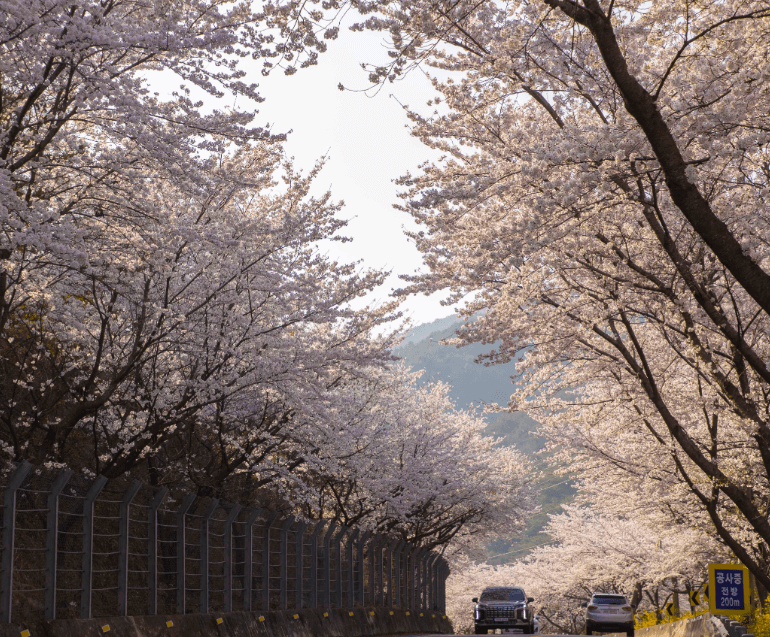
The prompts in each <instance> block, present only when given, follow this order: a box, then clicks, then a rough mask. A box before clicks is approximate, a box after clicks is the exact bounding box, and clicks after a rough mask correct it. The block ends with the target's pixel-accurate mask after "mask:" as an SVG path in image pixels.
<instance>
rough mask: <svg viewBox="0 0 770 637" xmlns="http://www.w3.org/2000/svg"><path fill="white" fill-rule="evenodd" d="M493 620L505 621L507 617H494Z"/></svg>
mask: <svg viewBox="0 0 770 637" xmlns="http://www.w3.org/2000/svg"><path fill="white" fill-rule="evenodd" d="M495 621H496V622H507V621H508V618H507V617H495Z"/></svg>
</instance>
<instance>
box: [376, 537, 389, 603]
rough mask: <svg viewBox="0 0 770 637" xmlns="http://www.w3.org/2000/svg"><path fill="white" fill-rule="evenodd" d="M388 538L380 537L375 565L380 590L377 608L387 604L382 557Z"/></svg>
mask: <svg viewBox="0 0 770 637" xmlns="http://www.w3.org/2000/svg"><path fill="white" fill-rule="evenodd" d="M386 542H387V538H386V537H385V536H383V535H381V536H380V539H379V541H378V542H377V553H376V555H375V564H376V565H377V576H378V577H377V580H378V585H379V590H378V591H377V606H384V604H385V580H384V576H385V562H384V558H383V555H382V549H383V548H385V547H386V546H387V544H386Z"/></svg>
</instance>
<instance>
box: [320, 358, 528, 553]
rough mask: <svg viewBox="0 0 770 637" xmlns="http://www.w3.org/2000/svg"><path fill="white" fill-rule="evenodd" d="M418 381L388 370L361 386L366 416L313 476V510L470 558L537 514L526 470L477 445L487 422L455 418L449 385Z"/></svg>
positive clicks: (483, 443) (511, 455) (472, 416)
mask: <svg viewBox="0 0 770 637" xmlns="http://www.w3.org/2000/svg"><path fill="white" fill-rule="evenodd" d="M417 377H418V374H414V373H409V372H407V371H406V370H403V369H401V368H396V369H395V370H391V371H389V372H388V373H387V374H380V375H379V376H378V382H377V383H376V384H375V383H372V378H374V376H372V377H370V378H369V379H367V381H366V384H362V385H361V390H362V391H363V390H366V391H367V393H368V396H369V397H368V400H367V403H366V405H367V414H370V416H369V418H368V421H367V422H366V427H365V428H362V429H360V430H359V431H360V433H359V435H356V436H348V437H347V439H346V442H347V445H348V446H347V448H345V447H343V448H342V449H341V452H342V458H341V462H340V463H339V465H338V466H339V468H338V470H337V471H336V472H335V473H327V474H326V475H322V476H319V479H318V481H317V482H316V483H315V487H316V489H317V490H318V492H319V501H318V504H317V506H318V508H319V509H320V510H322V511H323V510H328V511H329V512H330V516H334V517H336V518H337V519H339V520H340V521H341V522H342V523H343V524H346V525H352V524H356V525H359V526H365V527H367V528H371V529H372V530H375V531H376V532H379V533H387V534H390V535H400V536H401V537H403V539H404V540H408V541H410V542H413V543H417V544H420V545H424V546H431V547H439V546H446V545H449V546H450V547H451V551H452V552H455V553H456V552H459V551H462V552H463V554H465V555H469V554H478V553H479V551H480V549H481V547H482V546H483V544H484V542H485V541H487V540H489V539H491V538H493V537H496V536H497V535H506V534H508V535H509V534H510V533H515V532H516V531H517V530H520V529H522V528H523V525H524V524H525V522H526V517H527V515H528V514H529V513H530V512H531V511H532V510H533V509H534V507H535V501H534V499H533V493H532V489H531V487H530V482H531V477H532V474H533V469H532V466H531V463H529V462H527V461H526V460H525V458H524V457H523V456H522V455H521V454H520V453H519V452H517V451H516V450H515V449H514V448H513V447H502V446H500V445H499V444H498V443H499V441H497V440H495V439H493V438H490V437H488V436H483V435H482V434H483V431H484V429H485V428H486V426H487V423H486V421H485V420H484V419H483V418H481V417H480V415H478V414H476V413H474V412H472V411H469V410H459V409H456V408H455V407H454V405H453V404H452V401H451V399H450V398H449V389H450V388H449V387H448V386H447V385H445V384H442V383H439V384H436V385H432V384H429V385H424V386H422V387H418V386H417V385H416V379H417ZM359 418H360V416H359ZM350 429H352V428H349V430H350ZM338 446H339V443H338ZM337 453H338V454H339V453H340V451H338V452H337Z"/></svg>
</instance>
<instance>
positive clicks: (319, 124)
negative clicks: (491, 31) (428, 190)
mask: <svg viewBox="0 0 770 637" xmlns="http://www.w3.org/2000/svg"><path fill="white" fill-rule="evenodd" d="M383 59H385V56H384V48H383V46H382V36H380V35H377V34H372V33H351V32H350V31H348V30H347V29H340V36H339V38H338V40H336V41H332V42H330V44H329V50H328V51H327V52H326V53H325V54H323V55H321V56H320V60H319V63H318V65H317V66H315V67H312V68H309V69H301V70H300V71H298V72H297V74H296V75H293V76H290V77H287V76H285V75H283V73H282V72H281V71H277V72H274V74H273V75H271V76H270V77H268V78H263V79H262V80H260V91H261V93H262V95H263V97H264V98H265V102H264V103H262V104H260V106H259V110H260V114H259V115H258V116H257V120H256V122H255V123H257V124H259V125H264V124H265V123H270V124H271V128H272V130H273V132H275V133H279V132H288V131H292V132H291V133H290V134H289V137H288V142H287V145H286V149H287V152H288V154H289V155H290V156H293V157H294V158H295V161H296V166H297V167H303V168H310V167H312V166H313V163H314V162H315V160H317V159H318V158H319V157H322V156H323V155H328V160H327V163H326V167H325V168H324V170H323V171H322V173H321V175H320V177H319V179H318V182H317V185H318V186H319V188H320V189H323V190H325V189H326V188H331V191H332V194H333V196H334V198H335V199H337V200H339V199H343V200H344V201H345V209H344V211H343V215H344V217H345V218H346V219H350V224H349V226H348V229H347V234H348V235H349V236H351V237H353V241H352V242H350V243H346V244H338V243H335V244H333V245H332V246H331V247H329V248H328V249H329V253H330V255H331V256H334V257H335V258H338V259H344V260H346V261H359V260H360V261H362V262H363V264H364V265H365V266H370V267H372V268H385V269H388V270H391V271H392V273H393V274H392V275H391V278H390V280H389V282H388V285H387V286H386V289H385V290H383V291H382V293H381V294H380V295H379V297H380V298H384V297H385V296H386V295H387V294H388V293H389V292H390V289H391V288H397V287H400V286H401V283H400V282H399V280H398V275H399V274H406V273H413V272H414V271H415V270H416V269H418V268H420V267H421V264H422V262H421V259H420V255H419V253H418V252H417V250H416V249H415V248H414V246H413V245H412V244H410V243H409V242H408V241H407V239H406V237H405V236H404V235H403V232H402V228H404V227H408V228H413V227H414V224H413V223H412V222H411V218H410V217H409V216H408V215H406V214H404V213H402V212H400V211H398V210H394V209H393V203H394V202H396V201H397V196H396V194H397V191H398V190H397V187H396V185H395V184H394V183H393V180H394V179H396V178H397V177H399V176H401V175H402V174H404V173H405V172H407V171H409V170H411V171H413V172H414V171H415V170H416V168H417V166H418V165H419V164H420V163H421V162H422V161H424V160H426V159H427V158H429V157H430V156H431V155H430V152H431V151H430V150H429V149H427V148H425V147H424V146H422V145H421V144H420V143H419V142H418V141H417V140H416V139H414V138H413V137H411V136H410V134H409V130H408V128H407V124H408V119H407V117H406V115H405V113H404V111H403V108H402V106H401V104H408V105H410V106H412V107H422V108H426V107H425V103H426V102H427V101H428V99H430V98H431V97H432V95H433V92H432V89H431V86H430V83H429V81H428V79H427V78H426V77H425V76H424V75H423V74H422V73H419V72H413V73H411V74H409V75H408V76H407V77H406V78H405V79H403V80H401V81H399V82H396V83H393V84H387V85H385V86H384V87H383V88H382V89H381V90H380V91H379V93H378V94H376V95H374V96H367V95H365V94H363V93H355V92H351V91H340V90H339V89H338V88H337V86H338V84H340V83H342V84H343V85H345V86H346V87H350V88H365V87H366V86H367V85H368V83H367V74H366V72H364V71H363V70H362V69H361V66H360V63H361V62H362V61H377V60H380V61H381V60H383ZM404 310H405V312H406V314H407V315H408V316H410V317H411V319H412V321H413V322H414V323H415V324H419V323H425V322H428V321H432V320H435V319H437V318H441V317H444V316H448V315H449V314H451V313H452V308H448V307H444V306H441V305H440V304H439V301H438V299H437V298H426V297H424V296H419V297H412V298H409V299H408V300H407V301H406V303H405V304H404Z"/></svg>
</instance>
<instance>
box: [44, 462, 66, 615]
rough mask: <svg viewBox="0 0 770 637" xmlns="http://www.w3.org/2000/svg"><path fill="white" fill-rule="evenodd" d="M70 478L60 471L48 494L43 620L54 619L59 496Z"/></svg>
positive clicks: (63, 470)
mask: <svg viewBox="0 0 770 637" xmlns="http://www.w3.org/2000/svg"><path fill="white" fill-rule="evenodd" d="M71 477H72V471H71V470H69V469H62V470H61V471H59V474H58V475H57V476H56V480H55V481H54V483H53V485H52V486H51V492H50V493H49V494H48V511H47V512H46V524H45V611H44V613H45V614H44V617H45V619H56V558H57V555H58V553H59V551H58V548H59V494H60V493H61V492H62V489H64V487H65V486H67V482H69V479H70V478H71Z"/></svg>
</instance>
